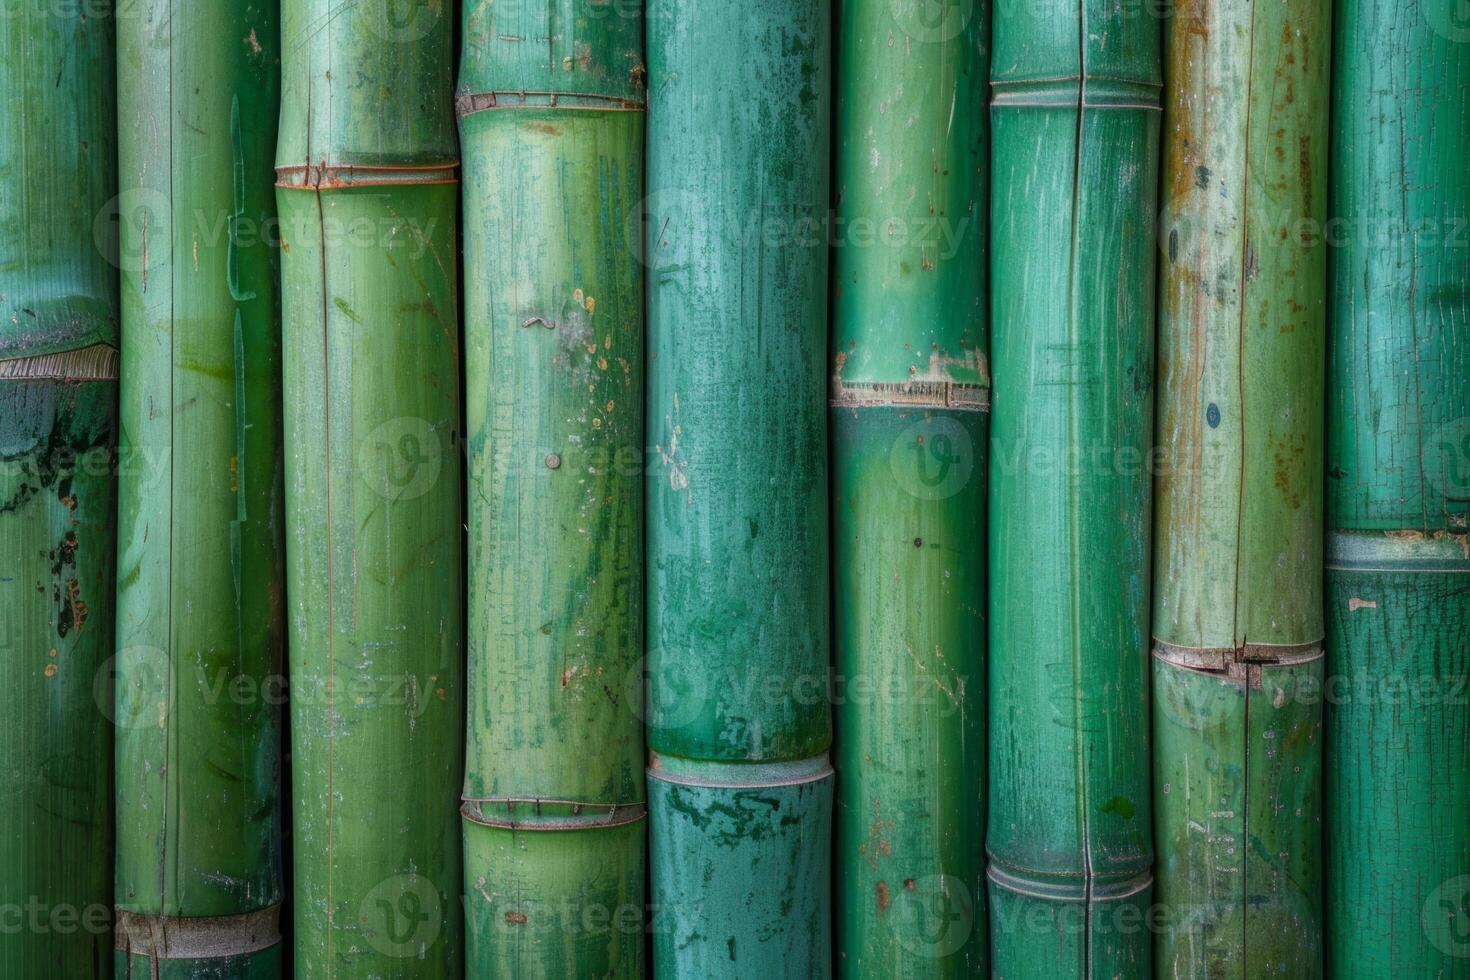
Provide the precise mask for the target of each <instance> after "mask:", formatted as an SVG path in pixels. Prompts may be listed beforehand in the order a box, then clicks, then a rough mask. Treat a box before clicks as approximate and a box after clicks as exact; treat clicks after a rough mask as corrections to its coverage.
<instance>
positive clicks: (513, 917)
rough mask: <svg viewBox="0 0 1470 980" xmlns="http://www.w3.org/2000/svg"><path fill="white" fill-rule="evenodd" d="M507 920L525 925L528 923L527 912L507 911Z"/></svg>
mask: <svg viewBox="0 0 1470 980" xmlns="http://www.w3.org/2000/svg"><path fill="white" fill-rule="evenodd" d="M505 921H506V922H513V923H515V924H516V925H518V926H523V925H525V924H526V922H527V919H526V916H525V913H522V912H507V913H505Z"/></svg>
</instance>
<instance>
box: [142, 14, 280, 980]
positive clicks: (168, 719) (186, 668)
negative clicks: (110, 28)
mask: <svg viewBox="0 0 1470 980" xmlns="http://www.w3.org/2000/svg"><path fill="white" fill-rule="evenodd" d="M279 36H280V24H279V21H278V11H277V6H276V4H275V3H274V2H270V0H267V2H259V3H250V4H237V3H233V2H228V0H203V2H193V0H189V2H185V0H145V2H142V3H139V4H137V5H135V6H134V7H133V8H132V9H131V10H130V11H129V12H128V15H127V16H125V17H122V18H120V20H119V22H118V98H119V105H120V116H121V118H122V119H123V120H124V121H125V122H124V124H123V125H122V126H121V127H120V131H119V148H118V155H119V172H120V181H119V183H120V185H121V195H120V197H119V201H120V203H121V212H122V227H121V234H122V242H121V245H122V247H121V250H120V254H121V256H122V263H121V265H122V271H123V276H122V334H123V347H124V352H125V354H124V367H125V369H126V370H125V372H124V376H123V383H122V400H121V409H120V440H119V449H120V453H121V455H122V458H123V459H126V460H128V461H129V465H128V466H126V467H124V468H123V470H122V471H121V473H120V476H119V484H118V498H119V507H118V510H119V519H118V541H119V567H118V586H117V603H118V617H117V621H118V633H117V647H118V660H117V683H118V699H117V703H118V716H117V722H118V730H117V807H118V813H119V814H120V815H121V819H120V820H119V821H118V834H117V837H118V846H117V887H116V900H117V907H118V914H119V928H118V946H117V968H118V974H119V976H128V977H132V976H136V977H147V978H175V977H177V978H188V977H202V976H208V977H242V978H243V977H254V976H266V975H270V976H274V975H278V973H279V971H280V962H281V950H280V933H279V929H278V919H279V903H280V899H281V867H280V863H281V862H280V849H279V840H280V835H281V821H280V814H279V811H278V805H277V804H278V798H279V784H280V758H281V739H280V726H279V720H280V713H281V712H280V708H279V698H280V695H281V693H282V692H281V687H280V684H279V680H280V678H279V674H280V671H281V670H282V669H283V668H284V661H283V658H282V653H283V647H284V640H285V636H284V633H285V629H284V619H285V600H284V590H283V585H284V583H283V581H282V578H283V571H284V560H283V553H282V547H281V544H282V515H281V470H282V460H281V446H280V435H281V410H280V401H281V382H280V371H281V359H280V302H279V290H278V282H279V274H280V266H279V263H278V261H277V249H276V248H275V246H274V239H273V237H272V234H271V233H272V231H273V220H274V218H275V191H274V189H273V185H274V183H275V171H274V167H273V164H272V158H273V156H274V153H275V142H276V114H277V112H278V109H279V102H278V90H279V85H278V80H279V71H280V61H279V53H278V49H279Z"/></svg>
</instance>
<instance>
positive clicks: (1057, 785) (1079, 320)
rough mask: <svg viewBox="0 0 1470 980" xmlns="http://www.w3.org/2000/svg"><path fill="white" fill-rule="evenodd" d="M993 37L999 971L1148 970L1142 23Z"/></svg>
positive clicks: (1033, 15) (1150, 51)
mask: <svg viewBox="0 0 1470 980" xmlns="http://www.w3.org/2000/svg"><path fill="white" fill-rule="evenodd" d="M993 34H994V49H993V55H992V78H993V81H994V97H993V108H992V112H991V124H992V147H993V149H992V161H993V171H992V173H993V178H992V179H993V185H992V186H993V192H992V197H991V241H990V247H991V264H990V271H991V276H990V281H991V284H992V290H993V292H992V300H991V330H992V356H993V370H994V377H995V391H996V398H995V404H994V412H993V415H992V423H991V424H992V426H993V429H992V431H993V436H992V444H991V448H992V454H993V455H992V458H991V464H990V465H991V470H990V520H989V541H990V605H989V608H990V626H989V635H990V651H989V655H990V691H991V698H990V780H989V786H990V806H989V835H988V840H987V846H988V849H989V853H990V865H989V872H988V874H989V878H990V915H991V930H990V932H991V970H992V973H993V975H994V976H997V977H1004V978H1006V980H1031V978H1037V980H1042V978H1045V980H1055V978H1057V977H1113V976H1125V977H1137V976H1144V975H1146V974H1147V973H1148V972H1149V962H1150V959H1149V958H1150V946H1151V941H1150V940H1151V937H1150V936H1149V934H1148V932H1147V930H1146V929H1145V928H1144V910H1145V908H1146V907H1147V905H1148V904H1149V900H1150V893H1151V889H1152V880H1153V879H1152V864H1153V855H1152V849H1151V846H1150V845H1151V833H1150V819H1149V811H1150V806H1149V804H1150V795H1149V771H1148V758H1149V731H1148V717H1149V712H1148V704H1149V696H1148V673H1147V664H1148V636H1147V634H1148V614H1149V585H1150V582H1149V553H1150V537H1151V533H1150V531H1151V526H1152V522H1151V513H1150V497H1151V494H1150V479H1149V473H1148V467H1147V459H1146V456H1147V453H1148V450H1149V447H1150V443H1151V434H1152V428H1153V377H1154V345H1153V332H1154V305H1153V304H1154V273H1155V266H1156V257H1157V252H1156V250H1155V247H1154V216H1155V214H1156V209H1155V189H1156V184H1157V174H1158V170H1157V161H1158V157H1159V84H1160V76H1159V72H1160V66H1159V32H1158V22H1157V21H1156V20H1155V19H1154V17H1153V16H1152V12H1151V10H1150V9H1149V7H1148V6H1147V5H1144V4H1112V3H1106V4H1105V3H1099V2H1094V0H1086V2H1079V0H1058V2H1051V3H1032V4H997V6H996V15H995V21H994V28H993Z"/></svg>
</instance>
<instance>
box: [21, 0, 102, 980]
mask: <svg viewBox="0 0 1470 980" xmlns="http://www.w3.org/2000/svg"><path fill="white" fill-rule="evenodd" d="M113 32H114V26H113V17H112V9H111V4H110V3H96V4H91V5H75V4H74V5H70V6H69V7H68V6H67V5H65V4H53V5H45V4H18V5H15V7H14V9H12V10H7V17H6V18H5V23H4V25H3V28H0V101H3V103H4V105H5V106H6V110H5V113H4V118H3V121H0V684H3V686H4V690H5V706H4V708H3V709H0V768H3V770H4V772H5V773H7V784H6V789H5V792H4V793H3V794H0V908H3V909H4V918H5V921H4V923H3V928H0V976H5V977H47V976H58V977H66V978H68V980H73V978H76V980H82V978H89V980H105V978H108V977H111V976H112V944H113V943H112V915H111V905H112V783H111V779H112V735H111V725H110V723H109V717H110V715H111V710H112V685H111V681H110V678H111V674H110V671H109V670H108V658H109V657H111V656H112V653H113V585H112V583H113V581H114V579H113V568H114V564H115V563H114V555H115V553H116V551H115V549H116V534H115V518H116V497H115V471H114V464H115V446H116V439H117V373H118V371H117V369H118V364H117V340H118V338H117V329H118V316H117V274H116V270H115V268H114V267H113V265H111V264H110V262H109V259H115V258H116V233H115V231H114V225H113V224H112V221H111V215H110V214H109V211H108V199H109V198H110V197H112V194H113V187H114V184H115V181H116V172H115V165H116V149H115V147H116V129H117V117H116V109H117V107H116V101H115V93H116V89H115V87H114V70H113V65H114V62H113Z"/></svg>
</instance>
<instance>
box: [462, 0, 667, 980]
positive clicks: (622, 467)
mask: <svg viewBox="0 0 1470 980" xmlns="http://www.w3.org/2000/svg"><path fill="white" fill-rule="evenodd" d="M533 38H551V39H553V40H552V41H551V43H550V44H549V45H548V44H545V43H534V42H533V41H532V40H531V39H533ZM463 45H464V46H463V58H462V61H461V64H460V94H459V112H460V131H461V136H462V139H463V157H464V168H465V183H464V241H465V268H466V273H465V332H466V343H465V346H466V352H467V354H466V387H467V391H468V404H467V409H466V412H467V424H468V432H469V451H470V462H469V467H470V472H469V480H470V493H469V508H470V509H469V535H470V562H469V593H470V632H469V644H468V645H469V661H470V677H469V704H470V706H471V707H470V710H469V719H468V721H469V724H468V758H467V772H466V779H465V792H464V804H463V808H462V813H463V817H464V848H465V879H464V880H465V896H466V902H467V905H466V910H465V916H466V926H467V937H466V942H467V952H468V964H469V970H468V973H469V975H470V976H471V977H484V978H487V980H490V978H506V980H510V978H517V977H524V978H527V980H530V978H540V977H551V976H557V977H604V978H612V977H623V978H638V977H642V976H643V967H644V959H645V957H644V946H645V934H644V931H643V928H644V916H643V906H644V886H645V881H646V872H645V862H644V837H645V833H646V831H647V820H646V819H645V817H646V814H647V805H646V797H645V793H644V776H643V715H642V694H643V691H642V684H641V682H640V680H639V679H641V676H642V675H641V673H639V671H638V668H639V662H638V661H639V656H640V652H641V650H642V647H643V563H642V550H643V480H642V471H641V468H640V466H641V462H642V457H641V455H640V452H641V449H642V445H643V397H644V391H643V269H642V266H641V264H640V263H639V252H638V251H637V249H636V244H637V241H638V235H637V229H638V227H639V226H638V220H639V209H640V207H641V199H642V195H643V74H644V72H643V55H642V51H643V15H642V6H641V3H625V4H622V5H618V6H609V5H607V4H605V3H600V2H593V0H571V2H567V3H563V4H555V5H548V4H545V3H532V2H529V0H518V2H509V3H506V2H501V3H494V4H492V3H490V2H489V0H479V2H470V3H467V4H466V5H465V8H464V29H463ZM630 231H631V232H632V233H633V234H632V237H631V239H630V237H629V233H630ZM630 241H631V243H632V244H633V245H634V246H635V247H634V248H630V247H629V244H630ZM629 678H633V682H632V683H629Z"/></svg>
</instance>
